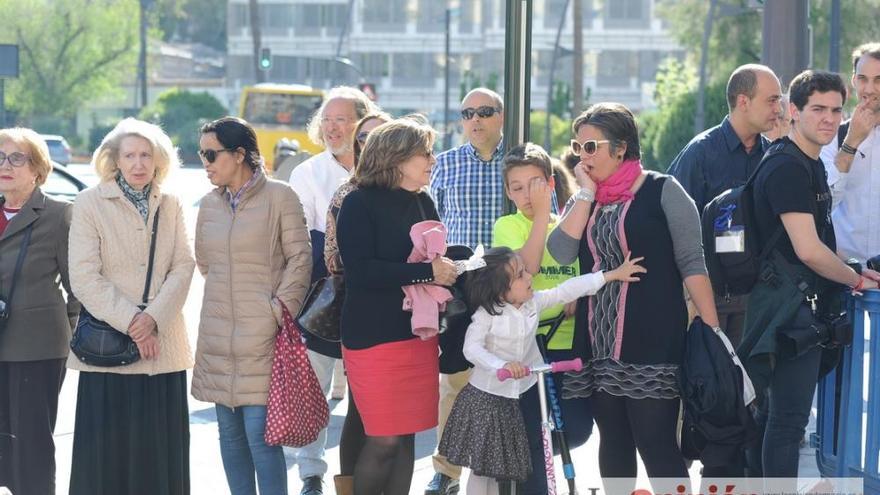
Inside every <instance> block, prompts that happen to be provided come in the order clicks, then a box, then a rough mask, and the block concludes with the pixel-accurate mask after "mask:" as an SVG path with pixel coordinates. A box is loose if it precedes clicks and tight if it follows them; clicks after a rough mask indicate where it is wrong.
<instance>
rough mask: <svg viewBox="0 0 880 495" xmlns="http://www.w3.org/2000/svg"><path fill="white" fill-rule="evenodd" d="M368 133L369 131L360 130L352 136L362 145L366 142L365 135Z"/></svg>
mask: <svg viewBox="0 0 880 495" xmlns="http://www.w3.org/2000/svg"><path fill="white" fill-rule="evenodd" d="M369 135H370V131H361V132H359V133H357V136H355V137H354V138H355V139H357V142H358V143H360V145H361V146H363V145H364V144H365V143H366V142H367V136H369Z"/></svg>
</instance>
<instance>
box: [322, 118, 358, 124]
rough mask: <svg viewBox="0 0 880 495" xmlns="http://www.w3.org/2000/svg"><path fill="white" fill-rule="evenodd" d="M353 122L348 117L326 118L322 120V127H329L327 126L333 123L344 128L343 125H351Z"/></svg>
mask: <svg viewBox="0 0 880 495" xmlns="http://www.w3.org/2000/svg"><path fill="white" fill-rule="evenodd" d="M351 122H352V120H351V119H350V118H348V117H333V118H330V117H324V118H323V119H321V125H327V124H330V123H333V124H336V125H338V126H343V125H346V124H349V123H351Z"/></svg>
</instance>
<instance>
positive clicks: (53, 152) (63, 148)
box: [41, 134, 70, 165]
mask: <svg viewBox="0 0 880 495" xmlns="http://www.w3.org/2000/svg"><path fill="white" fill-rule="evenodd" d="M41 137H42V138H43V140H44V141H46V145H47V146H49V157H50V158H52V160H54V161H56V162H58V163H60V164H62V165H67V164H68V163H70V145H69V144H67V140H66V139H64V136H58V135H55V134H43V135H42V136H41Z"/></svg>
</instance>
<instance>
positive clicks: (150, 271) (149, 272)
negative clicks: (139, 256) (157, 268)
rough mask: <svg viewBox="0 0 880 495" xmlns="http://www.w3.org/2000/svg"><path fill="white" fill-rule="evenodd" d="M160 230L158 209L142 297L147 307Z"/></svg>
mask: <svg viewBox="0 0 880 495" xmlns="http://www.w3.org/2000/svg"><path fill="white" fill-rule="evenodd" d="M157 230H159V207H158V206H157V207H156V213H155V214H154V215H153V233H152V234H151V235H150V261H149V263H148V264H147V280H146V281H145V282H144V295H143V296H142V297H141V300H142V301H143V304H144V306H146V305H147V298H148V297H149V296H150V280H151V279H152V278H153V257H154V256H155V254H156V231H157Z"/></svg>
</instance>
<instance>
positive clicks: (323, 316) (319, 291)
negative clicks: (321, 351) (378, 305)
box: [296, 275, 345, 342]
mask: <svg viewBox="0 0 880 495" xmlns="http://www.w3.org/2000/svg"><path fill="white" fill-rule="evenodd" d="M343 300H345V280H344V278H343V275H329V276H327V277H323V278H319V279H318V280H315V283H314V284H312V287H311V288H310V289H309V293H308V294H307V295H306V300H305V301H304V302H303V305H302V307H301V308H300V310H299V314H298V315H297V316H296V321H297V323H299V326H300V328H302V329H303V330H305V331H306V332H309V334H310V335H313V336H315V337H317V338H319V339H322V340H326V341H328V342H339V323H340V321H339V320H340V317H341V315H342V301H343Z"/></svg>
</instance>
